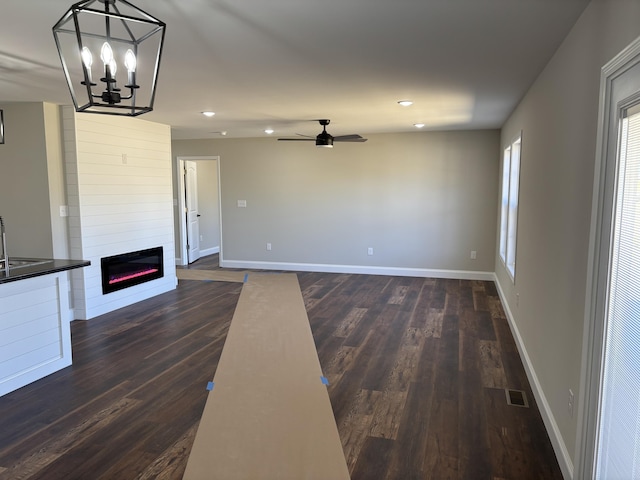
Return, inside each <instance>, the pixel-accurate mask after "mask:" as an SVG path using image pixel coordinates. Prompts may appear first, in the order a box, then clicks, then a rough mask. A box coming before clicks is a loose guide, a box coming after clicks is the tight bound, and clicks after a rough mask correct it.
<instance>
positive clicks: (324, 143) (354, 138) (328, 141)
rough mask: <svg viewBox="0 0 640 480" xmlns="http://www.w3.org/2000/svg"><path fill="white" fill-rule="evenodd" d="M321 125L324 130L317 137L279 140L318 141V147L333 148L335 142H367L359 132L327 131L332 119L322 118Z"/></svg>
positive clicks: (304, 136)
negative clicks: (338, 133)
mask: <svg viewBox="0 0 640 480" xmlns="http://www.w3.org/2000/svg"><path fill="white" fill-rule="evenodd" d="M318 122H320V125H322V132H321V133H320V134H319V135H318V136H317V137H310V136H308V135H300V134H298V135H300V138H279V139H278V140H281V141H284V142H311V141H314V140H315V142H316V147H326V148H333V142H360V143H362V142H366V141H367V139H366V138H362V137H361V136H360V135H358V134H353V135H339V136H337V137H334V136H333V135H331V134H330V133H329V132H327V125H329V123H330V122H331V120H327V119H322V120H318Z"/></svg>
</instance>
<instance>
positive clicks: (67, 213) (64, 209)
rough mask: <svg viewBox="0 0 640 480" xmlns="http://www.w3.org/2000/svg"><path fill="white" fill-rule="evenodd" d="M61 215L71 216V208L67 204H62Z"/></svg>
mask: <svg viewBox="0 0 640 480" xmlns="http://www.w3.org/2000/svg"><path fill="white" fill-rule="evenodd" d="M60 216H61V217H68V216H69V209H68V208H67V206H66V205H60Z"/></svg>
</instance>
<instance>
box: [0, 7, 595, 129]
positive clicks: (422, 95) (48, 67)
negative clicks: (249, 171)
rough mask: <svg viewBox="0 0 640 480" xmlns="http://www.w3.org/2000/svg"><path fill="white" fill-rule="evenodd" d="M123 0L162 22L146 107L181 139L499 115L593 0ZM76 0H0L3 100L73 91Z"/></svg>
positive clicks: (479, 121)
mask: <svg viewBox="0 0 640 480" xmlns="http://www.w3.org/2000/svg"><path fill="white" fill-rule="evenodd" d="M130 1H132V3H134V4H135V5H136V6H138V7H140V8H142V9H143V10H145V11H147V12H149V13H150V14H152V15H154V16H156V17H158V18H160V19H161V20H163V21H164V22H165V23H166V24H167V34H166V41H165V49H164V55H163V58H162V64H161V70H160V76H159V83H158V92H157V97H156V103H155V110H154V111H153V112H151V113H149V114H146V115H144V116H143V117H141V118H144V119H147V120H151V121H155V122H160V123H166V124H169V125H171V126H172V136H173V138H176V139H186V138H220V134H219V133H212V132H220V131H227V132H228V137H261V136H266V134H265V133H264V129H265V128H267V127H271V128H273V129H275V131H276V132H275V134H274V136H276V137H277V136H289V135H294V134H295V133H301V134H307V135H315V134H317V133H318V132H319V131H320V129H321V127H320V126H319V125H318V124H317V123H312V122H308V120H311V119H319V118H329V119H331V126H330V127H329V128H328V130H329V132H330V133H332V134H333V135H344V134H351V133H360V134H363V135H366V134H370V133H380V132H405V131H414V130H415V127H413V124H414V123H418V122H420V123H424V124H426V127H425V129H438V130H447V129H483V128H498V127H500V126H501V125H502V123H503V122H504V121H505V119H506V118H507V116H508V115H509V114H510V113H511V111H512V110H513V108H514V107H515V106H516V104H517V102H518V101H519V100H520V98H521V97H522V95H523V94H524V93H525V92H526V90H527V88H528V87H529V86H530V85H531V83H532V82H533V81H534V80H535V78H536V76H537V75H538V74H539V73H540V71H541V69H542V68H543V67H544V65H545V64H546V62H547V61H548V60H549V58H550V57H551V56H552V55H553V53H554V52H555V50H556V49H557V48H558V46H559V44H560V43H561V42H562V40H563V39H564V38H565V36H566V35H567V33H568V32H569V30H570V29H571V27H572V26H573V24H574V23H575V21H576V20H577V18H578V16H579V15H580V13H581V12H582V11H583V10H584V8H585V7H586V4H587V3H588V0H235V1H231V0H130ZM71 3H73V1H72V0H0V102H8V101H46V102H53V103H57V104H69V103H71V101H70V96H69V92H68V89H67V87H66V84H65V82H64V79H63V74H62V69H61V67H60V62H59V58H58V55H57V53H56V50H55V44H54V40H53V35H52V32H51V28H52V26H53V25H54V23H55V22H56V21H57V20H58V19H59V18H60V17H61V16H62V15H63V14H64V12H65V11H66V10H67V9H68V8H69V7H70V5H71ZM403 99H411V100H413V101H414V104H413V105H412V106H411V107H400V106H398V105H397V103H396V102H397V101H398V100H403ZM204 110H212V111H214V112H216V116H215V117H213V118H211V119H209V118H206V117H204V116H203V115H201V114H200V112H202V111H204ZM7 122H8V120H7Z"/></svg>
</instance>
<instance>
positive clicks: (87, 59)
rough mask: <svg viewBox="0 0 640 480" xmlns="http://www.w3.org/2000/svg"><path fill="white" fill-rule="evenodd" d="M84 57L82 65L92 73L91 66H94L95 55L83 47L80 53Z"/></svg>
mask: <svg viewBox="0 0 640 480" xmlns="http://www.w3.org/2000/svg"><path fill="white" fill-rule="evenodd" d="M80 55H81V56H82V63H84V66H85V67H87V70H89V71H91V65H93V55H91V50H89V49H88V48H87V47H82V52H80Z"/></svg>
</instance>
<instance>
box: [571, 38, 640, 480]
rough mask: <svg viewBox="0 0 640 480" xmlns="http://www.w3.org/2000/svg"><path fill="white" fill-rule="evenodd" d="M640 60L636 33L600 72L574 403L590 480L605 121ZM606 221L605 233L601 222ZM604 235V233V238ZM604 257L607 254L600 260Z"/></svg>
mask: <svg viewBox="0 0 640 480" xmlns="http://www.w3.org/2000/svg"><path fill="white" fill-rule="evenodd" d="M638 64H640V37H638V38H636V40H634V41H633V42H632V43H631V44H629V45H628V46H627V47H626V48H625V49H624V50H622V51H621V52H620V53H619V54H618V55H616V56H615V57H614V58H613V59H612V60H611V61H609V62H608V63H607V64H606V65H605V66H604V67H602V71H601V74H600V94H599V109H598V125H597V126H598V131H597V137H596V156H595V164H594V179H593V195H592V205H591V230H590V233H589V258H588V263H587V269H588V270H587V283H586V293H585V297H586V300H585V314H584V330H583V341H582V359H581V370H580V396H579V399H581V400H582V401H579V402H578V426H577V427H578V428H577V442H576V451H575V458H576V478H591V476H592V475H593V471H594V465H595V458H596V448H597V447H596V442H597V434H598V432H597V430H598V418H599V411H600V399H599V397H600V380H601V371H602V355H603V348H604V336H605V326H604V324H603V322H602V318H603V315H604V305H605V303H606V298H605V296H606V295H605V293H604V289H605V288H606V286H604V285H602V282H603V280H602V279H603V276H607V272H608V264H609V259H608V255H606V254H605V253H604V252H603V249H604V248H608V246H609V239H610V236H611V232H610V228H609V226H608V222H609V220H607V218H608V217H610V215H611V212H607V211H605V208H604V207H605V205H604V203H605V201H606V197H605V188H606V184H607V180H608V176H607V168H608V162H607V157H608V155H609V153H608V152H609V151H610V150H611V148H612V147H616V146H617V140H618V139H617V137H616V138H610V135H609V126H610V124H609V120H610V118H611V115H612V113H613V112H612V109H616V108H618V107H617V105H616V104H613V103H612V101H614V99H613V98H612V94H611V91H612V84H613V82H614V80H616V79H617V78H618V77H620V76H621V75H623V74H624V73H625V72H627V71H628V70H629V69H630V68H632V67H634V66H636V65H638ZM605 223H607V228H606V231H605V229H603V226H604V225H605ZM603 235H604V237H603ZM605 256H606V257H607V258H605Z"/></svg>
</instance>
